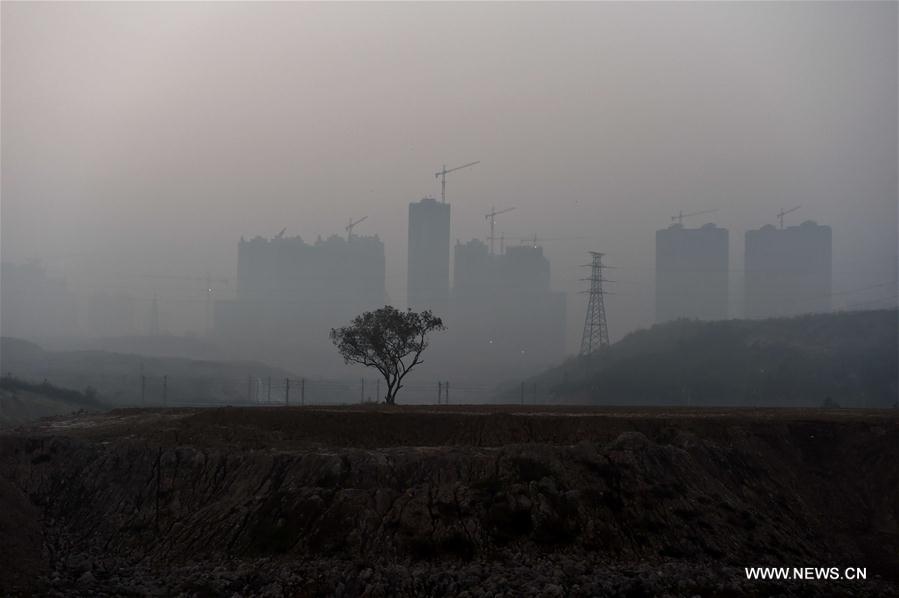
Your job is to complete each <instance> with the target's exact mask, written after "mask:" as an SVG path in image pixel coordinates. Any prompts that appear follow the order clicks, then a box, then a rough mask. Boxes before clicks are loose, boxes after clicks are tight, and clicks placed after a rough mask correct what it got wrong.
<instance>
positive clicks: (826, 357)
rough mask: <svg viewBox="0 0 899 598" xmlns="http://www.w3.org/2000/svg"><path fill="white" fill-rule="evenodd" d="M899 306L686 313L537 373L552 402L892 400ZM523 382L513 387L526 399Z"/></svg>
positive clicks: (857, 403) (866, 403)
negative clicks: (712, 316)
mask: <svg viewBox="0 0 899 598" xmlns="http://www.w3.org/2000/svg"><path fill="white" fill-rule="evenodd" d="M897 336H899V312H897V311H896V310H880V311H862V312H846V313H834V314H820V315H808V316H801V317H795V318H780V319H768V320H724V321H716V322H700V321H695V320H677V321H673V322H669V323H665V324H660V325H656V326H653V327H652V328H650V329H648V330H640V331H638V332H634V333H632V334H629V335H627V336H626V337H625V338H623V339H621V340H620V341H619V342H617V343H615V344H613V345H612V346H610V347H608V348H607V349H604V350H601V351H598V352H596V353H594V354H593V355H592V356H590V357H589V358H572V359H569V360H568V361H566V362H565V363H564V364H562V365H561V366H559V367H557V368H554V369H552V370H549V371H547V372H545V373H543V374H540V375H538V376H536V377H535V378H532V379H531V380H529V381H528V382H527V383H526V388H531V387H532V385H533V384H536V385H537V387H539V388H540V389H541V394H542V395H548V396H549V397H550V401H551V402H561V403H588V404H605V405H685V406H703V405H719V406H725V405H744V406H820V405H823V404H825V403H827V404H828V405H839V406H843V407H892V406H894V405H895V403H896V400H897V393H899V386H897V370H899V347H897ZM518 396H519V395H518V390H517V389H509V390H508V391H507V392H505V393H504V395H503V398H504V399H505V400H506V401H514V400H516V399H517V398H518Z"/></svg>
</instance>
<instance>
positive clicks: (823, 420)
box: [0, 405, 899, 596]
mask: <svg viewBox="0 0 899 598" xmlns="http://www.w3.org/2000/svg"><path fill="white" fill-rule="evenodd" d="M0 546H3V547H4V551H5V553H4V554H0V557H2V559H0V562H2V565H0V567H2V569H3V570H2V571H0V574H2V575H0V580H2V585H0V593H3V592H7V593H13V594H15V593H20V594H33V593H40V594H55V595H72V594H76V595H109V596H112V595H184V596H217V595H226V596H231V595H233V594H237V595H267V596H331V595H342V596H398V595H399V596H444V595H469V596H497V595H504V596H563V595H568V596H642V595H668V596H683V595H686V596H692V595H696V594H698V595H702V596H731V595H744V596H768V595H786V596H794V595H795V596H827V595H855V596H872V595H894V596H895V595H899V589H897V582H899V579H897V577H896V576H897V572H899V413H897V412H895V411H862V410H827V411H825V410H793V409H789V410H774V409H764V410H757V409H658V408H639V409H635V408H619V409H615V408H602V409H596V408H587V407H534V406H508V405H507V406H464V405H460V406H441V407H395V408H384V407H380V406H378V407H374V406H357V407H340V408H315V407H290V408H220V409H171V410H140V409H126V410H114V411H111V412H108V413H104V414H81V415H78V416H61V417H56V418H50V419H46V420H43V421H41V422H40V423H38V424H36V425H32V426H28V427H21V428H17V429H14V430H10V431H6V432H5V433H4V434H3V435H2V436H0ZM761 565H772V566H783V567H831V566H836V567H840V568H842V567H856V566H857V567H866V568H867V572H868V579H867V580H866V581H853V582H850V581H826V582H822V581H790V582H782V581H781V582H762V581H750V580H747V579H746V578H745V575H744V572H743V567H748V566H761Z"/></svg>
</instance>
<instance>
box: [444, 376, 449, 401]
mask: <svg viewBox="0 0 899 598" xmlns="http://www.w3.org/2000/svg"><path fill="white" fill-rule="evenodd" d="M444 388H445V389H446V394H445V395H444V400H443V403H444V404H445V405H449V380H447V381H446V382H444Z"/></svg>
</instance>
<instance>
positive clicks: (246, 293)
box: [215, 233, 386, 366]
mask: <svg viewBox="0 0 899 598" xmlns="http://www.w3.org/2000/svg"><path fill="white" fill-rule="evenodd" d="M237 255H238V257H237V290H236V292H237V296H236V298H235V299H234V300H231V301H219V302H217V303H216V310H215V329H216V334H217V335H218V336H219V337H222V338H224V339H228V340H240V341H242V342H246V343H249V344H250V345H252V346H253V347H255V349H254V350H258V351H262V352H263V355H276V357H275V358H271V360H272V362H274V363H279V364H281V363H284V354H283V352H284V351H287V352H288V354H289V355H290V356H291V357H292V359H296V357H297V356H298V355H299V356H300V357H301V358H302V359H303V360H304V362H305V363H317V360H319V359H320V357H321V354H327V355H328V356H333V355H334V351H333V349H330V348H328V343H329V341H328V331H329V330H330V328H332V327H336V326H341V325H344V324H346V323H347V322H349V320H350V319H351V318H353V317H354V316H356V315H358V314H359V313H361V312H362V311H365V310H369V309H374V308H378V307H382V306H383V305H384V303H385V302H386V293H385V287H384V277H385V260H384V244H383V243H382V242H381V240H380V239H379V238H378V237H377V235H375V236H358V235H353V234H352V233H350V234H348V235H347V237H346V238H344V237H339V236H337V235H332V236H331V237H329V238H327V239H324V240H322V239H321V238H319V239H318V240H317V241H316V242H315V243H311V244H310V243H306V242H305V241H303V239H301V238H300V237H298V236H296V237H282V236H280V235H279V236H277V237H275V238H271V239H266V238H262V237H256V238H254V239H250V240H244V239H241V240H240V243H239V245H238V252H237ZM279 352H280V353H279ZM293 365H294V366H297V365H298V362H296V361H294V363H293Z"/></svg>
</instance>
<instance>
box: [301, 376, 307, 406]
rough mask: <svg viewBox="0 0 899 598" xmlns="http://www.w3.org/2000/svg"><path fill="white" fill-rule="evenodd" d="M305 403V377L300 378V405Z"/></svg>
mask: <svg viewBox="0 0 899 598" xmlns="http://www.w3.org/2000/svg"><path fill="white" fill-rule="evenodd" d="M305 404H306V379H305V378H300V405H305Z"/></svg>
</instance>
